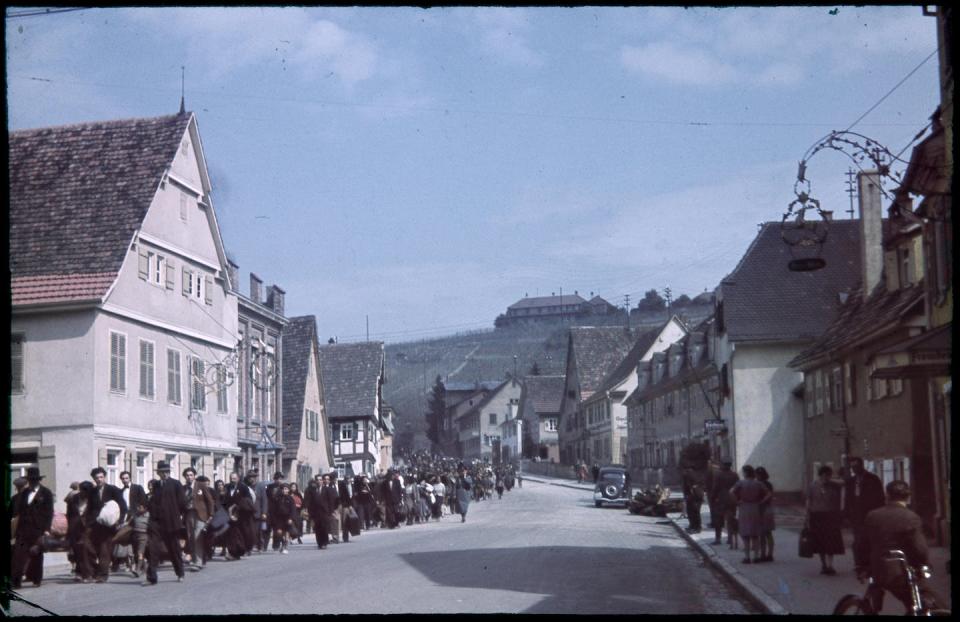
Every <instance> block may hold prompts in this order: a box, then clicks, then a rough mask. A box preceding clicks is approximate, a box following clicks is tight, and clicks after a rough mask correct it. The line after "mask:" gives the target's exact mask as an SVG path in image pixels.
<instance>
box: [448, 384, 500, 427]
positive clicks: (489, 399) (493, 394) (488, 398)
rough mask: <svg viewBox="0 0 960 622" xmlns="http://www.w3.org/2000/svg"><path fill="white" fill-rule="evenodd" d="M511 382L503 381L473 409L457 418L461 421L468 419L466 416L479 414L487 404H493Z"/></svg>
mask: <svg viewBox="0 0 960 622" xmlns="http://www.w3.org/2000/svg"><path fill="white" fill-rule="evenodd" d="M510 381H511V379H510V378H507V379H506V380H503V381H501V382H500V384H498V385H497V386H496V387H495V388H494V389H492V390H491V391H489V392H487V393H486V394H485V395H484V396H483V399H481V400H480V401H479V402H477V403H476V404H474V405H473V406H472V407H471V408H469V409H468V410H465V411H464V412H463V414H462V415H460V416H459V417H457V420H458V421H459V420H460V419H463V418H464V417H466V416H468V415H471V414H473V413H476V412H479V411H480V410H481V409H482V408H483V407H484V406H486V405H487V404H489V403H490V402H492V401H493V398H495V397H496V396H497V395H498V394H499V393H500V391H501V390H502V389H503V388H504V387H505V386H507V383H509V382H510Z"/></svg>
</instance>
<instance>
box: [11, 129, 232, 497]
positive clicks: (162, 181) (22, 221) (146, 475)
mask: <svg viewBox="0 0 960 622" xmlns="http://www.w3.org/2000/svg"><path fill="white" fill-rule="evenodd" d="M8 148H9V151H8V156H9V169H8V172H9V187H8V192H9V199H8V201H9V203H8V208H9V209H8V211H9V218H10V229H9V262H10V266H9V270H10V279H11V281H10V286H11V309H10V311H11V319H10V332H11V344H12V347H11V354H12V357H11V391H10V413H11V417H10V453H11V455H10V462H11V470H12V471H13V472H16V471H17V470H18V469H21V468H22V469H26V468H27V467H28V466H38V467H39V468H40V472H41V473H42V474H43V475H44V476H45V477H46V478H47V479H46V482H45V484H46V485H47V486H48V487H49V488H50V489H51V490H52V491H53V493H54V497H55V499H56V504H57V506H58V509H60V510H62V509H63V505H62V501H61V499H63V497H64V495H65V494H66V493H67V492H68V490H69V485H70V482H72V481H76V480H79V479H83V478H84V477H86V476H87V474H88V473H89V472H90V469H91V467H93V466H101V467H103V468H104V469H105V470H106V471H107V480H108V482H110V483H113V484H116V483H119V474H120V472H121V471H124V470H126V471H130V472H131V474H132V479H133V481H134V483H138V484H141V485H146V483H147V481H148V480H150V479H153V477H154V474H155V465H156V463H157V462H159V461H160V460H165V461H167V462H169V463H171V465H172V469H173V471H174V472H175V473H177V474H179V473H180V471H181V470H182V469H183V468H185V467H187V466H193V467H194V468H196V470H197V472H198V473H204V474H207V475H208V476H209V477H210V478H211V479H215V478H225V477H226V475H227V473H229V472H230V471H231V470H232V469H233V464H232V461H233V459H232V457H233V455H234V454H236V453H237V452H238V451H239V447H238V446H237V424H236V416H237V410H236V409H237V387H236V384H235V383H231V382H230V379H231V377H232V375H233V373H234V372H235V371H236V367H235V364H233V361H235V358H234V354H235V347H236V344H237V296H236V294H235V293H234V292H233V290H232V288H231V284H230V279H229V273H228V266H227V257H226V252H225V250H224V245H223V240H222V239H221V236H220V229H219V226H218V224H217V218H216V214H215V212H214V208H213V203H212V201H211V198H210V194H211V185H210V178H209V175H208V173H207V167H206V161H205V158H204V153H203V148H202V146H201V141H200V133H199V129H198V126H197V120H196V117H195V116H194V114H193V113H189V112H188V113H181V114H177V115H170V116H163V117H154V118H146V119H126V120H119V121H105V122H94V123H83V124H75V125H67V126H60V127H48V128H41V129H31V130H22V131H14V132H10V133H9V136H8Z"/></svg>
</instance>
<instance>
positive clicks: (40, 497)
mask: <svg viewBox="0 0 960 622" xmlns="http://www.w3.org/2000/svg"><path fill="white" fill-rule="evenodd" d="M41 479H43V475H40V469H38V468H37V467H28V468H27V485H26V486H25V487H24V488H23V490H21V491H20V492H19V493H17V496H15V497H14V498H13V502H12V503H11V505H12V506H13V508H12V509H13V516H15V517H16V518H17V534H16V540H15V542H14V545H13V551H12V555H11V558H10V585H11V587H13V588H14V589H20V582H21V578H22V577H23V575H24V573H25V572H26V575H27V580H28V581H31V582H32V583H33V584H34V585H37V586H39V585H40V582H41V581H43V546H41V545H40V540H41V538H42V537H43V536H44V535H50V525H51V524H52V523H53V493H52V492H50V489H49V488H47V487H46V486H43V485H42V484H41V483H40V480H41ZM11 518H12V517H11Z"/></svg>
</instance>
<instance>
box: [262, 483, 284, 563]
mask: <svg viewBox="0 0 960 622" xmlns="http://www.w3.org/2000/svg"><path fill="white" fill-rule="evenodd" d="M282 486H283V473H282V472H280V471H277V472H276V473H274V474H273V482H271V483H270V484H267V488H266V491H267V492H266V494H267V527H268V529H269V531H270V533H271V534H273V536H272V537H273V544H272V547H273V550H274V551H279V550H280V540H279V539H278V538H277V535H276V530H275V529H274V523H275V517H276V514H277V511H278V502H279V501H280V494H281V487H282ZM264 548H266V542H264Z"/></svg>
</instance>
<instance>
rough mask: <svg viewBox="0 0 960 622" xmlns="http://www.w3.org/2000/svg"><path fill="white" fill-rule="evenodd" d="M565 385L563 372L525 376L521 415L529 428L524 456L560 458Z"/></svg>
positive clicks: (521, 395) (521, 396)
mask: <svg viewBox="0 0 960 622" xmlns="http://www.w3.org/2000/svg"><path fill="white" fill-rule="evenodd" d="M563 389H564V377H563V376H559V375H557V376H527V377H526V378H524V379H523V389H522V390H521V392H520V413H519V417H520V419H521V420H522V421H523V429H524V430H525V431H526V432H527V436H526V437H523V438H524V439H525V440H523V443H524V446H523V448H522V449H523V454H524V456H525V457H528V458H539V459H540V460H545V461H549V462H559V461H560V444H559V441H558V439H557V428H558V427H559V425H560V402H561V401H562V400H563ZM527 438H528V439H529V445H528V441H527V440H526V439H527Z"/></svg>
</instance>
